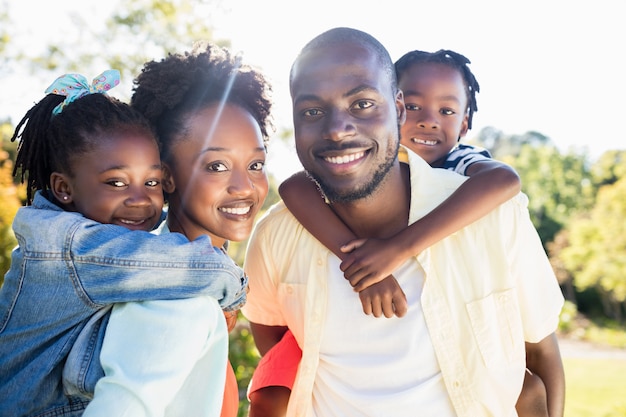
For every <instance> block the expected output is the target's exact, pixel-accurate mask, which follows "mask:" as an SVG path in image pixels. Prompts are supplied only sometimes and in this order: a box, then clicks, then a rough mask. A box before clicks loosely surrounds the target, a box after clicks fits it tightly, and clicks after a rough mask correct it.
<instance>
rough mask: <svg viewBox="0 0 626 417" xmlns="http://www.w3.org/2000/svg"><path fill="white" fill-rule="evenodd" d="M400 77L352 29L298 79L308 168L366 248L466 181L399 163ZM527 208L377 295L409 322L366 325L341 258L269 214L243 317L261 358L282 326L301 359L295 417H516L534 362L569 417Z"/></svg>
mask: <svg viewBox="0 0 626 417" xmlns="http://www.w3.org/2000/svg"><path fill="white" fill-rule="evenodd" d="M394 74H395V73H394V68H393V63H392V61H391V58H390V57H389V54H388V52H387V51H386V50H385V48H384V47H383V46H382V45H381V44H380V43H379V42H378V41H376V40H375V39H374V38H372V37H371V36H370V35H368V34H366V33H363V32H360V31H357V30H354V29H348V28H336V29H332V30H330V31H328V32H325V33H323V34H321V35H319V36H318V37H316V38H315V39H313V40H312V41H311V42H309V43H308V44H307V45H306V46H305V47H304V49H303V50H302V52H301V53H300V55H299V56H298V58H297V59H296V61H295V63H294V64H293V67H292V69H291V76H290V87H291V96H292V102H293V119H294V128H295V138H296V149H297V152H298V157H299V158H300V161H301V162H302V165H303V167H304V168H305V169H306V170H307V172H308V173H309V174H310V175H311V176H312V177H313V178H314V179H315V181H316V182H317V183H318V184H319V186H320V189H321V190H322V192H323V193H324V194H325V196H326V197H327V199H328V201H329V202H330V206H331V208H332V209H333V210H334V211H335V213H336V214H337V215H338V216H339V217H340V218H341V219H342V220H343V221H344V223H346V225H348V227H350V229H352V231H353V232H354V233H355V234H356V235H357V236H359V237H363V238H388V237H390V236H393V235H395V234H396V233H397V232H399V231H400V230H402V229H403V228H405V227H406V226H407V224H409V223H412V222H414V221H415V220H417V219H418V218H420V217H422V216H424V215H425V214H427V213H428V212H429V211H430V210H432V209H433V208H434V207H436V206H437V205H438V204H439V203H441V201H443V200H444V199H445V198H446V197H448V196H449V195H450V194H451V193H452V192H453V191H454V190H455V189H456V188H458V187H459V186H460V184H461V183H462V182H463V181H464V177H461V176H458V175H456V174H453V173H451V172H448V171H443V170H437V169H432V168H430V166H428V164H426V162H424V161H423V160H422V159H420V158H419V157H418V156H416V155H414V154H411V155H410V162H409V164H408V165H406V164H400V163H399V162H398V159H397V152H398V147H399V126H400V125H401V124H402V123H403V122H404V118H405V108H404V102H403V97H402V92H401V91H399V90H398V88H397V84H396V80H395V75H394ZM526 203H527V200H526V198H525V196H523V195H519V196H518V197H516V198H514V199H512V200H510V201H509V202H507V203H505V204H503V205H502V206H500V207H499V208H497V209H496V210H494V211H493V212H492V213H491V214H489V215H487V216H486V217H484V218H483V219H481V220H479V221H477V222H476V223H474V224H472V225H471V226H469V227H467V228H465V229H463V230H461V231H459V232H457V233H456V234H454V235H453V236H451V237H449V238H447V239H444V240H442V241H441V242H440V243H438V244H436V245H434V246H432V247H431V248H429V249H428V250H426V251H424V252H422V253H421V254H420V255H419V256H418V257H416V258H412V259H410V260H409V261H407V262H406V263H405V264H404V265H403V266H402V267H401V268H399V269H398V270H397V271H394V277H395V278H396V279H397V282H395V281H394V280H393V278H387V279H386V280H384V281H382V282H381V283H379V284H376V285H383V286H386V287H387V288H389V294H390V297H393V296H394V294H397V293H398V291H403V292H404V293H405V294H406V299H407V302H408V311H407V313H406V314H405V315H404V316H403V317H394V318H391V319H385V320H381V319H375V318H373V317H371V316H366V315H364V314H363V313H362V308H361V303H360V301H359V298H358V296H357V295H356V294H355V293H354V291H353V290H352V288H351V287H350V285H348V283H347V282H345V280H344V279H342V278H343V274H342V272H341V271H340V269H339V263H340V261H339V259H338V258H337V257H336V256H334V255H333V254H332V253H331V252H330V251H329V250H327V249H326V248H324V247H323V246H322V245H321V244H320V243H319V242H318V241H317V240H316V239H315V238H313V237H312V236H311V235H310V234H309V233H308V232H307V231H306V230H304V228H303V227H302V226H301V225H300V224H299V223H298V222H297V221H296V220H295V218H294V217H293V216H292V215H291V214H290V213H289V212H288V211H287V209H286V208H285V207H284V205H282V203H279V204H277V205H276V206H274V207H273V208H272V209H271V210H270V211H268V213H267V214H266V216H265V217H264V218H263V219H262V220H261V221H260V222H259V223H258V224H257V227H256V229H255V232H254V233H253V235H252V237H251V239H250V244H249V248H248V253H247V255H246V265H245V267H244V268H245V270H246V271H247V272H248V274H249V275H250V292H249V294H248V304H247V305H246V306H245V307H244V310H243V311H244V314H245V315H246V317H247V318H248V319H249V320H250V322H251V327H252V330H253V334H254V337H255V342H256V344H257V347H258V348H259V351H260V352H261V353H262V354H264V353H265V352H267V350H269V348H271V347H272V346H273V345H274V344H276V343H277V342H278V341H279V340H280V338H281V337H282V335H283V334H284V332H285V331H286V329H287V328H289V329H290V330H291V331H292V332H293V334H294V336H295V339H296V341H297V342H298V345H299V346H300V347H301V348H302V360H301V363H300V368H299V371H298V376H297V378H296V382H295V385H294V388H293V392H292V394H291V399H290V403H289V409H288V415H289V416H324V417H326V416H414V415H416V414H419V415H424V416H431V415H432V416H435V415H436V416H471V417H476V416H498V417H500V416H514V415H516V414H515V403H516V400H517V398H518V395H519V392H520V389H521V386H522V381H523V379H524V372H525V368H526V361H527V360H528V361H532V362H533V364H536V366H534V369H541V370H542V372H541V374H540V375H539V376H540V377H541V379H542V380H543V381H544V382H545V384H546V390H547V392H548V402H549V404H550V405H551V407H550V411H551V415H557V416H558V415H562V413H563V401H564V376H563V368H562V364H561V359H560V354H559V349H558V345H557V342H556V338H555V336H554V330H555V329H556V326H557V324H558V315H559V312H560V310H561V307H562V303H563V297H562V295H561V292H560V289H559V287H558V285H557V282H556V279H555V277H554V275H553V273H552V270H551V267H550V264H549V262H548V260H547V257H546V255H545V252H544V251H543V248H542V246H541V243H540V241H539V238H538V236H537V233H536V231H535V229H534V228H533V227H532V224H531V222H530V220H529V218H528V212H527V208H526ZM525 342H526V343H525ZM525 347H526V349H525Z"/></svg>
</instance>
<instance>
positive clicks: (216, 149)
mask: <svg viewBox="0 0 626 417" xmlns="http://www.w3.org/2000/svg"><path fill="white" fill-rule="evenodd" d="M254 149H255V150H256V151H260V152H265V148H264V147H262V146H258V147H256V148H254ZM229 151H232V149H229V148H222V147H217V146H210V147H208V148H204V149H202V150H201V151H200V152H199V153H198V155H202V154H205V153H207V152H229Z"/></svg>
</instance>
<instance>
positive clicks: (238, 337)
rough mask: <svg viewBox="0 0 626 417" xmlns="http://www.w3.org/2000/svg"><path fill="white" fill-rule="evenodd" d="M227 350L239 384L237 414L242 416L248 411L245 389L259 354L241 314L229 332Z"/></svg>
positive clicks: (246, 322)
mask: <svg viewBox="0 0 626 417" xmlns="http://www.w3.org/2000/svg"><path fill="white" fill-rule="evenodd" d="M229 352H230V353H229V357H230V362H231V363H232V364H233V368H234V370H235V376H236V377H237V384H238V385H239V414H238V415H239V416H240V417H243V416H246V415H247V411H248V400H247V398H246V391H247V388H248V384H249V383H250V379H251V378H252V373H253V372H254V369H255V368H256V365H257V363H258V361H259V358H260V355H259V352H258V351H257V349H256V346H255V345H254V339H253V338H252V333H251V332H250V325H249V323H248V321H247V320H246V319H245V318H244V317H243V316H241V315H239V319H238V322H237V326H236V327H235V329H234V330H233V331H232V332H231V334H230V347H229Z"/></svg>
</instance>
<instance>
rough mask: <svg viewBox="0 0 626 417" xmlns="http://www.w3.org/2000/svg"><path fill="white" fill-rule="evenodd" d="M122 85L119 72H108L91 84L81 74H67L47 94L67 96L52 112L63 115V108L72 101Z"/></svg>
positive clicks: (57, 80)
mask: <svg viewBox="0 0 626 417" xmlns="http://www.w3.org/2000/svg"><path fill="white" fill-rule="evenodd" d="M119 83H120V72H119V71H118V70H106V71H104V72H103V73H102V74H100V75H98V76H97V77H96V78H94V79H93V81H92V82H91V84H89V83H88V82H87V79H86V78H85V77H83V76H82V75H80V74H65V75H62V76H60V77H59V78H57V79H56V80H54V82H53V83H52V84H51V85H50V87H48V88H47V89H46V94H58V95H60V96H65V100H63V102H62V103H61V104H59V105H58V106H56V107H55V108H54V110H52V114H54V115H57V114H59V113H61V111H62V110H63V108H64V107H65V106H67V105H68V104H70V103H71V102H72V101H74V100H76V99H78V98H81V97H82V96H84V95H87V94H94V93H100V94H103V93H105V92H107V91H109V90H110V89H112V88H113V87H115V86H116V85H118V84H119Z"/></svg>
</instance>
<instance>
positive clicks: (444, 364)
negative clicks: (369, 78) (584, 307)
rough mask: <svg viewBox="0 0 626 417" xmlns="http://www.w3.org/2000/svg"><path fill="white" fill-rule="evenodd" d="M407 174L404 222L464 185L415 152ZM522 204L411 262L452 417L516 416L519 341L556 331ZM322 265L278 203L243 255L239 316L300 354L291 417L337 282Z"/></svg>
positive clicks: (554, 308)
mask: <svg viewBox="0 0 626 417" xmlns="http://www.w3.org/2000/svg"><path fill="white" fill-rule="evenodd" d="M409 166H410V170H411V176H410V178H411V196H412V201H411V208H410V213H409V223H412V222H415V221H416V220H418V219H419V218H421V217H423V216H424V215H425V214H427V213H428V212H430V211H431V210H432V209H433V208H435V207H436V206H437V205H439V204H440V203H441V202H442V201H443V200H445V199H446V198H447V197H448V196H449V195H450V194H452V193H453V192H454V190H456V189H457V188H458V187H459V186H460V185H461V184H462V183H463V181H464V180H465V179H466V178H465V177H462V176H460V175H458V174H455V173H453V172H450V171H445V170H441V169H434V168H431V167H430V166H429V165H428V164H427V163H426V162H425V161H423V160H422V159H421V158H420V157H419V156H417V155H415V154H413V153H411V152H409ZM527 203H528V200H527V197H526V196H525V195H524V194H519V195H518V196H516V197H514V198H513V199H511V200H509V201H508V202H506V203H504V204H502V205H501V206H500V207H498V208H496V209H495V210H494V211H493V212H491V213H490V214H488V215H487V216H485V217H483V218H482V219H480V220H478V221H477V222H475V223H473V224H471V225H470V226H468V227H466V228H464V229H462V230H460V231H458V232H456V233H455V234H453V235H451V236H449V237H448V238H446V239H444V240H442V241H440V242H439V243H437V244H435V245H433V246H432V247H431V248H429V249H427V250H425V251H424V252H422V253H421V254H420V255H419V256H418V257H417V261H418V262H419V263H420V265H421V267H422V268H423V270H424V271H425V276H426V278H425V283H424V287H423V291H422V296H421V300H420V302H421V303H422V309H423V312H424V318H425V320H426V324H427V327H428V329H429V332H430V336H431V340H432V344H433V347H434V349H435V353H436V356H437V359H438V362H439V366H440V368H441V372H442V375H443V378H444V382H445V385H446V389H447V391H448V394H449V396H450V400H451V402H452V404H453V406H454V408H455V411H456V413H457V415H458V416H467V417H477V416H498V417H501V416H514V415H516V414H515V403H516V401H517V398H518V396H519V392H520V390H521V386H522V382H523V379H524V372H525V365H526V360H525V345H524V342H525V341H527V342H539V341H540V340H542V339H543V338H545V337H546V336H548V335H550V334H551V333H552V332H554V331H555V330H556V328H557V325H558V319H559V313H560V311H561V308H562V305H563V296H562V293H561V290H560V288H559V286H558V283H557V280H556V277H555V276H554V273H553V271H552V268H551V266H550V263H549V261H548V258H547V256H546V254H545V252H544V250H543V247H542V245H541V242H540V239H539V236H538V235H537V232H536V230H535V228H534V227H533V225H532V223H531V221H530V218H529V214H528V210H527ZM328 256H329V251H328V249H326V248H325V247H324V246H322V245H321V244H320V243H319V242H318V241H317V240H316V239H315V238H314V237H313V236H312V235H310V234H309V233H308V232H307V231H306V230H305V229H304V228H303V227H302V225H300V224H299V223H298V222H297V220H296V219H295V218H294V217H293V216H292V215H291V213H290V212H289V211H288V210H287V209H286V207H285V206H284V204H283V203H282V202H280V203H277V204H276V205H275V206H274V207H272V208H271V209H270V210H268V212H267V213H266V214H265V215H264V217H263V218H262V219H261V220H260V221H259V222H258V223H257V225H256V227H255V230H254V232H253V234H252V236H251V239H250V242H249V246H248V252H247V254H246V262H245V266H244V269H245V270H246V272H247V273H248V275H249V279H250V292H249V293H248V301H247V304H246V305H245V306H244V308H243V310H242V311H243V312H244V315H245V316H246V317H247V318H248V319H249V320H250V321H251V322H254V323H258V324H263V325H268V326H288V327H289V328H290V329H291V331H292V332H293V334H294V336H295V338H296V340H297V341H298V344H299V345H300V347H301V348H302V351H303V355H302V360H301V364H300V368H299V371H298V376H297V378H296V381H295V384H294V388H293V391H292V395H291V400H290V403H289V411H288V415H289V416H309V415H311V407H312V401H311V399H312V390H313V384H314V381H315V375H316V369H317V366H318V362H319V349H320V337H321V331H322V324H323V323H324V321H325V319H326V316H325V315H326V310H327V307H326V303H327V302H328V293H327V280H329V279H339V278H338V277H341V276H342V274H341V271H337V276H338V277H336V276H330V277H329V276H328V274H327V271H328V269H327V259H328ZM372 383H373V384H375V383H376V381H372ZM374 388H375V387H374ZM416 407H419V405H416ZM416 409H419V408H416ZM407 411H408V412H409V411H410V410H407ZM413 411H414V410H413Z"/></svg>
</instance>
